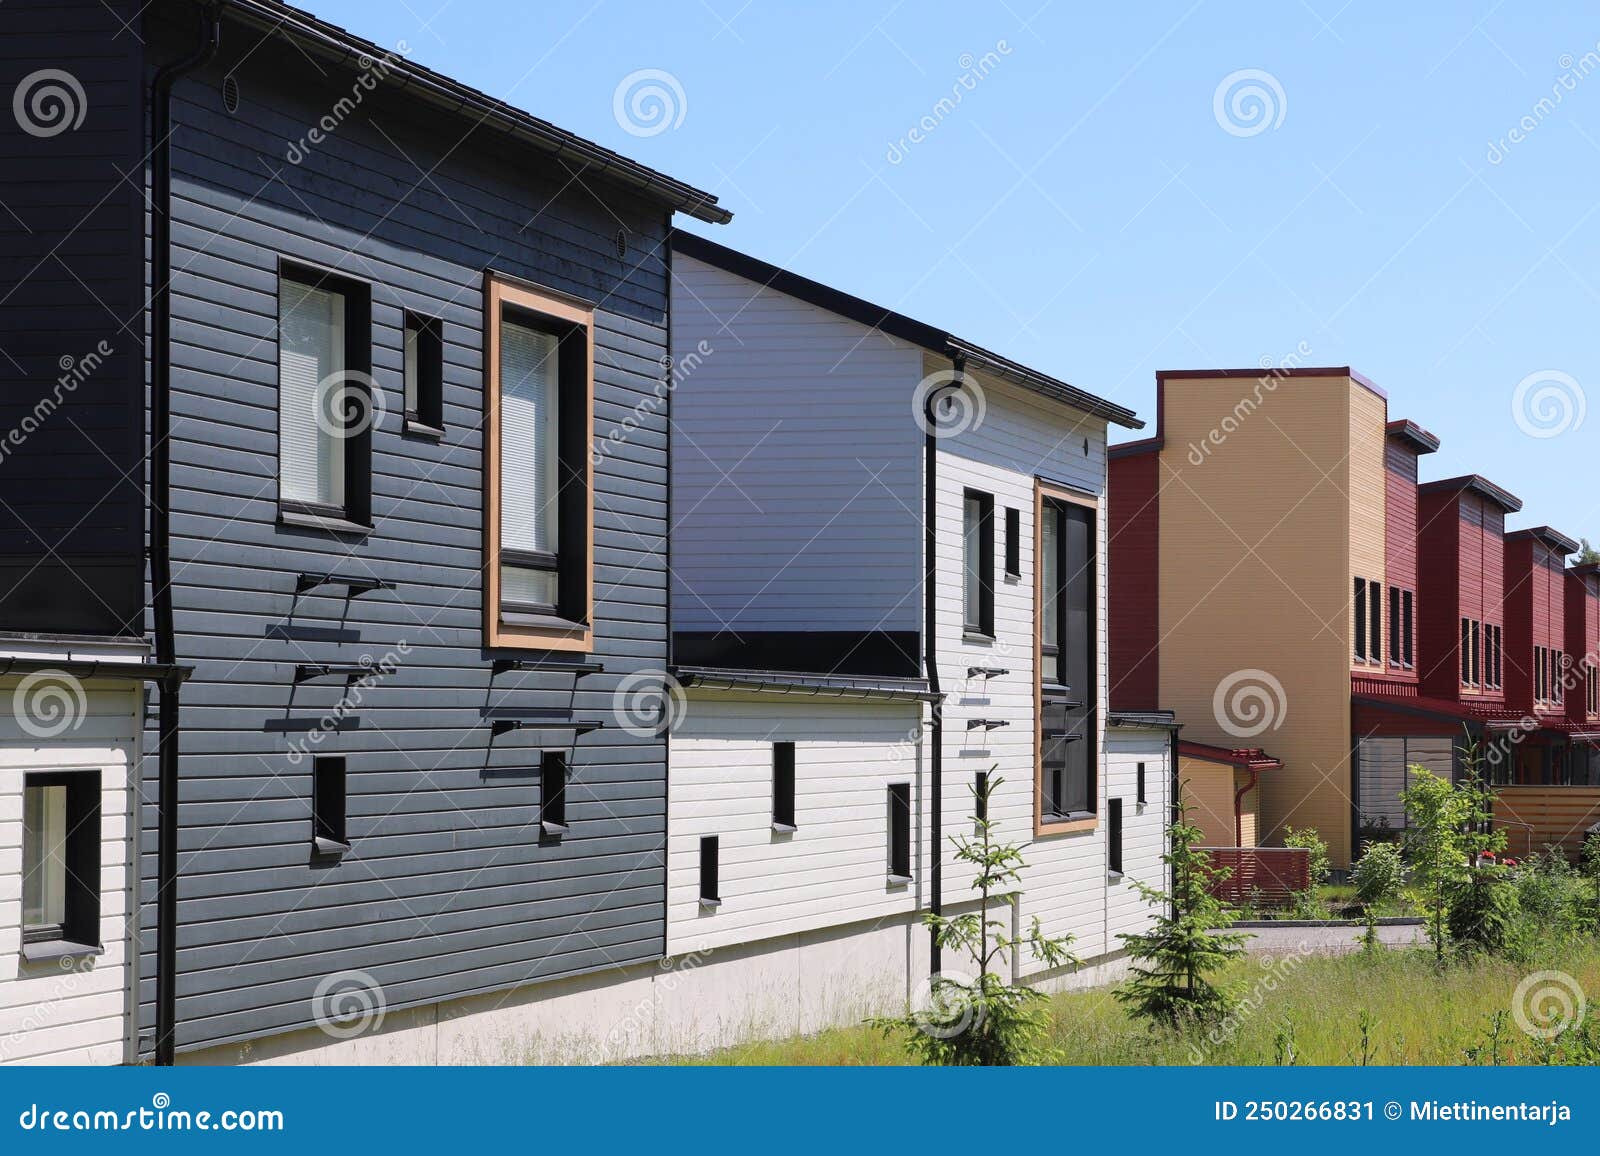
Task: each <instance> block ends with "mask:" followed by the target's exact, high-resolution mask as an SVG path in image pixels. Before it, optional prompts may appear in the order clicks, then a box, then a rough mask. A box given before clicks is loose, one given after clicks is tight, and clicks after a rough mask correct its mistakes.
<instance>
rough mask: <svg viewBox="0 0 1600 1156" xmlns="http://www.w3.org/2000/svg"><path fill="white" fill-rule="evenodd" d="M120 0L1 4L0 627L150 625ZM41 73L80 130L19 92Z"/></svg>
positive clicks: (130, 62)
mask: <svg viewBox="0 0 1600 1156" xmlns="http://www.w3.org/2000/svg"><path fill="white" fill-rule="evenodd" d="M114 7H115V8H120V9H122V14H123V18H127V17H128V16H129V15H131V12H130V11H129V9H130V8H131V7H132V5H131V3H128V2H126V0H112V3H111V5H110V7H108V6H107V5H104V4H102V3H100V0H8V2H7V3H6V4H5V5H4V6H3V9H0V101H3V103H0V203H3V204H4V206H5V208H4V209H0V454H3V456H0V630H13V631H25V632H29V633H48V634H60V633H67V634H98V635H133V636H135V637H136V636H137V635H138V634H139V632H140V623H141V601H142V596H143V591H142V589H141V578H140V575H141V573H142V569H143V560H142V559H143V549H144V540H143V523H142V517H143V510H144V506H143V499H144V495H143V484H144V477H143V473H142V471H141V469H140V460H141V453H142V429H143V424H142V423H143V408H142V394H143V384H142V380H143V379H142V374H143V367H144V363H143V358H142V356H141V354H142V345H143V342H144V327H143V325H142V323H141V317H142V302H143V297H142V291H143V287H142V283H141V277H140V268H139V248H138V245H139V236H140V230H141V228H142V224H143V223H142V214H141V211H140V210H141V207H142V201H141V199H140V196H139V189H138V187H137V184H136V183H134V182H128V181H125V180H123V177H122V174H124V173H133V172H136V171H137V169H138V166H139V158H140V156H141V155H142V152H143V150H142V149H141V147H140V142H141V140H142V139H143V138H142V132H141V129H140V124H141V120H140V118H141V116H142V109H141V107H140V103H139V69H140V66H141V59H142V52H143V49H142V48H141V46H140V44H139V40H138V38H137V36H135V35H134V33H132V32H121V34H120V35H118V33H119V31H120V29H121V20H120V19H119V18H118V16H117V15H116V14H115V13H113V11H112V10H111V9H112V8H114ZM45 69H59V70H64V71H66V72H68V73H70V74H71V76H72V77H73V79H74V80H76V81H77V83H78V84H79V85H81V87H82V92H83V95H84V97H85V98H86V99H85V100H84V101H83V102H77V100H76V97H71V98H70V99H71V100H72V101H73V108H74V109H75V110H78V109H81V111H82V114H83V119H82V122H81V123H78V124H77V127H76V128H70V129H67V130H65V131H62V132H60V133H57V134H56V135H54V136H49V137H37V136H32V135H29V134H28V133H26V132H24V131H23V129H22V127H21V125H20V124H19V122H18V120H17V118H16V117H15V116H14V115H13V112H12V100H13V97H14V96H15V95H16V94H17V92H18V89H19V86H20V85H22V83H23V81H24V80H25V79H26V78H29V77H33V76H34V74H36V73H37V72H39V71H41V70H45ZM40 83H44V85H45V87H44V88H41V87H39V85H40ZM49 87H59V85H57V84H55V83H54V82H49V81H43V82H41V80H40V78H35V80H34V82H33V84H32V85H30V86H29V87H28V88H27V89H26V90H25V91H27V92H30V93H34V94H40V93H42V92H44V91H45V90H46V89H47V88H49ZM58 107H59V106H58ZM73 119H74V120H75V119H76V118H75V117H74V118H73ZM38 123H40V124H42V125H44V126H45V127H46V128H49V127H52V126H54V125H55V124H57V123H59V122H58V121H57V120H54V119H49V118H48V117H47V118H46V119H45V120H43V121H40V122H38ZM102 342H103V343H104V345H102ZM41 403H43V408H39V407H40V405H41ZM35 421H37V422H38V424H37V428H34V429H30V428H29V427H30V426H32V425H33V423H34V422H35Z"/></svg>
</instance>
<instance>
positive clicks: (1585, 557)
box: [1577, 538, 1600, 566]
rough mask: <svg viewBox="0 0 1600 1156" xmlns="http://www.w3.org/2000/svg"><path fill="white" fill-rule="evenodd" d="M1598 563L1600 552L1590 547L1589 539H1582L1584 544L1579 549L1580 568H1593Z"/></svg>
mask: <svg viewBox="0 0 1600 1156" xmlns="http://www.w3.org/2000/svg"><path fill="white" fill-rule="evenodd" d="M1596 562H1600V550H1596V549H1595V548H1594V547H1593V546H1591V545H1589V539H1587V538H1584V539H1582V544H1581V545H1580V546H1579V547H1578V562H1577V564H1578V565H1579V566H1591V565H1593V564H1594V563H1596Z"/></svg>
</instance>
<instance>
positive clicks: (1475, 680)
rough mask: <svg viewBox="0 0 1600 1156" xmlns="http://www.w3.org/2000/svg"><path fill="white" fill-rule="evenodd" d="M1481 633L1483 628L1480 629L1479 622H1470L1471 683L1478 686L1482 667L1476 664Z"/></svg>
mask: <svg viewBox="0 0 1600 1156" xmlns="http://www.w3.org/2000/svg"><path fill="white" fill-rule="evenodd" d="M1482 634H1483V630H1482V629H1481V626H1480V624H1479V623H1477V622H1474V623H1473V624H1472V685H1473V686H1479V685H1481V684H1482V668H1481V667H1480V666H1479V664H1478V660H1479V657H1480V653H1479V651H1480V641H1479V640H1480V638H1481V637H1482Z"/></svg>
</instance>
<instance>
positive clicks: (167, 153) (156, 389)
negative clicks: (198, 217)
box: [149, 6, 222, 1065]
mask: <svg viewBox="0 0 1600 1156" xmlns="http://www.w3.org/2000/svg"><path fill="white" fill-rule="evenodd" d="M221 43H222V15H221V13H220V11H218V10H217V9H215V8H212V7H210V6H207V7H206V8H204V9H202V10H201V21H200V44H199V45H198V46H197V47H196V48H195V50H194V51H193V52H191V53H189V54H188V55H187V56H185V57H183V58H182V59H180V60H175V61H173V62H171V63H169V64H165V65H163V66H162V67H161V68H160V69H159V70H158V71H157V72H156V75H155V79H154V80H153V81H152V82H151V86H150V149H151V168H150V286H151V299H150V495H149V504H150V588H151V605H152V609H153V611H154V616H155V633H156V661H157V662H158V663H161V664H163V665H172V664H174V663H176V662H177V650H178V639H177V632H176V630H175V629H174V627H173V621H172V525H171V521H170V519H169V518H168V516H167V510H168V508H169V507H170V505H171V500H170V499H171V488H172V451H171V447H170V446H169V444H168V438H169V435H170V433H171V427H172V394H171V390H172V374H171V371H172V334H171V329H172V298H171V291H170V285H169V282H170V281H171V279H172V222H171V216H170V214H171V210H172V147H171V144H170V141H169V139H168V138H169V137H170V136H171V134H172V86H173V85H174V84H175V83H176V82H177V80H178V78H179V77H181V76H183V75H185V74H186V73H189V72H192V71H194V70H195V69H196V68H200V67H201V66H203V65H204V64H206V62H207V61H209V60H210V59H211V58H212V56H214V55H215V54H216V51H217V48H218V46H219V45H220V44H221ZM181 684H182V683H181V680H180V679H176V678H167V679H163V680H162V682H161V705H160V711H159V714H158V716H157V728H158V735H159V737H158V740H157V751H158V759H159V766H158V770H159V776H160V797H159V801H158V804H157V816H158V822H157V827H158V838H157V846H156V875H157V886H156V1049H155V1060H156V1063H158V1064H162V1065H170V1064H171V1063H172V1059H173V1046H174V1043H175V1041H176V1037H177V1030H176V1029H177V1011H178V975H177V969H178V707H179V700H178V688H179V686H180V685H181Z"/></svg>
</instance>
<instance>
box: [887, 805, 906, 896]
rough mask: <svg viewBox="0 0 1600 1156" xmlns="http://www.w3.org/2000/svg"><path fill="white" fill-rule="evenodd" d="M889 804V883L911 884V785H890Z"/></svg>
mask: <svg viewBox="0 0 1600 1156" xmlns="http://www.w3.org/2000/svg"><path fill="white" fill-rule="evenodd" d="M887 803H888V851H889V863H888V872H889V881H890V882H891V883H909V882H911V784H910V783H890V784H889V785H888V790H887Z"/></svg>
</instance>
